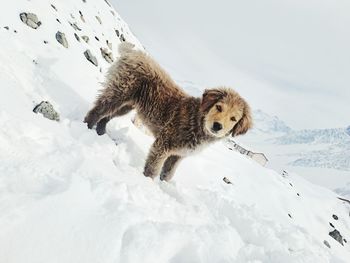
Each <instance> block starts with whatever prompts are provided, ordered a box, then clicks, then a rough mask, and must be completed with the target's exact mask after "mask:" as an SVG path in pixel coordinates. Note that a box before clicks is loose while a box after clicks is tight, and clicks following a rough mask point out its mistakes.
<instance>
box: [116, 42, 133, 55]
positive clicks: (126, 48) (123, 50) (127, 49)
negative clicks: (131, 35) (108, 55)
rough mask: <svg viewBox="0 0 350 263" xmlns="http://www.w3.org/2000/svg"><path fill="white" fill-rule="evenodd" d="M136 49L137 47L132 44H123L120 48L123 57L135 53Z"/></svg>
mask: <svg viewBox="0 0 350 263" xmlns="http://www.w3.org/2000/svg"><path fill="white" fill-rule="evenodd" d="M134 47H135V45H134V44H132V43H130V42H122V43H120V44H119V47H118V51H119V54H120V55H121V56H122V55H124V54H127V53H130V52H132V51H133V48H134Z"/></svg>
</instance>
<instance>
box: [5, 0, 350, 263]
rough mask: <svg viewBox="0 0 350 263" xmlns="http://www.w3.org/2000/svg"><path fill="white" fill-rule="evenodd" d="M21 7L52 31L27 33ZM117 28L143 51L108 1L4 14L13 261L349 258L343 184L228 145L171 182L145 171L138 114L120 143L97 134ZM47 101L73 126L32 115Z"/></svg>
mask: <svg viewBox="0 0 350 263" xmlns="http://www.w3.org/2000/svg"><path fill="white" fill-rule="evenodd" d="M51 4H53V5H54V7H55V8H53V7H52V6H51ZM79 11H80V12H81V13H82V14H83V15H84V21H85V22H84V21H83V20H82V19H81V18H80V13H79ZM22 12H28V13H35V14H36V15H37V16H38V19H39V20H40V21H41V22H42V24H41V25H40V26H39V27H38V28H37V29H33V28H30V27H28V26H27V25H26V24H24V23H23V22H22V21H21V20H20V18H19V14H20V13H22ZM113 13H114V15H113ZM96 16H99V18H100V19H96ZM56 19H58V20H59V21H60V22H58V21H57V20H56ZM100 21H102V23H100ZM69 22H70V23H69ZM72 23H76V26H77V27H78V28H80V29H81V30H78V29H74V28H77V27H73V26H71V24H72ZM4 27H8V28H4ZM115 29H117V30H118V32H123V33H124V37H125V39H126V40H127V41H130V42H133V43H135V44H136V46H137V47H139V48H142V47H141V45H140V43H139V42H138V41H137V39H136V38H135V37H134V36H133V35H132V33H130V31H129V29H128V27H127V25H126V24H125V23H124V22H123V21H122V20H121V18H120V17H119V15H118V14H117V13H116V12H115V11H114V10H113V9H112V8H111V7H110V6H109V5H108V4H107V2H106V1H104V0H95V1H91V0H90V1H89V0H86V1H81V0H74V1H68V0H60V1H59V0H52V1H40V0H36V1H34V0H32V1H25V0H17V1H13V2H11V3H7V4H6V7H4V6H3V12H2V16H1V17H0V46H1V49H0V61H1V63H0V82H1V87H0V121H1V124H2V125H1V127H0V248H1V249H0V262H6V263H23V262H25V263H39V262H45V263H47V262H50V263H54V262H57V263H68V262H69V263H78V262H84V263H89V262H91V263H96V262H122V263H128V262H152V263H154V262H171V263H180V262H181V263H182V262H208V263H209V262H210V263H213V262H242V263H243V262H269V263H273V262H276V263H280V262H287V263H288V262H310V263H311V262H312V263H314V262H320V263H322V262H334V263H335V262H337V263H338V262H349V258H350V248H349V244H348V243H345V241H344V246H342V245H341V244H340V243H338V242H337V241H336V240H335V239H333V238H332V237H330V236H329V232H331V231H333V230H334V229H337V230H338V231H339V232H340V233H341V235H342V236H343V238H344V239H346V240H350V221H349V219H350V217H349V211H350V207H349V205H348V204H347V203H346V202H342V201H340V200H339V199H337V195H336V194H335V193H333V192H331V191H330V190H328V189H325V188H322V187H319V186H315V185H313V184H311V183H309V182H307V181H305V180H303V179H302V178H301V177H299V176H297V175H293V174H292V175H290V176H288V177H282V176H280V175H279V174H278V173H276V172H274V171H273V170H270V169H266V168H263V167H261V166H259V165H258V164H257V163H255V162H253V161H252V160H250V159H248V158H246V157H244V156H241V155H240V154H238V153H235V152H232V151H230V150H228V149H227V148H226V147H224V145H223V144H222V143H218V144H215V145H213V146H211V147H209V148H207V149H205V150H204V151H202V152H201V153H199V154H198V155H196V156H193V157H189V158H187V159H185V160H184V161H183V163H181V164H180V166H179V168H178V171H177V174H176V176H175V177H174V180H173V181H172V182H170V183H165V182H160V181H159V180H155V181H152V180H150V179H149V178H145V177H144V176H143V175H142V170H143V165H144V161H145V158H146V154H147V151H148V148H149V146H150V144H151V143H152V140H153V139H152V138H151V137H148V136H147V135H145V134H143V133H142V132H141V131H140V130H139V129H137V128H136V127H135V126H134V125H133V124H132V123H131V118H132V114H130V115H128V116H125V117H122V118H118V119H115V120H113V121H111V123H110V124H109V126H108V127H107V128H108V135H104V136H101V137H99V136H97V135H96V133H95V131H92V130H88V129H87V128H86V125H85V124H83V123H82V119H83V117H84V115H85V113H86V112H87V110H88V109H89V107H91V104H92V102H93V100H94V98H95V96H96V92H97V90H98V89H99V88H100V83H99V82H101V81H103V73H104V72H105V70H106V68H107V67H108V66H109V64H108V62H107V61H105V60H104V59H103V57H102V54H101V53H100V48H101V47H103V48H107V45H106V44H107V42H106V40H108V41H109V43H112V49H111V51H112V52H113V54H114V57H116V56H117V45H118V43H119V42H120V41H121V40H120V36H119V37H118V36H117V35H116V31H115ZM57 31H60V32H62V33H64V34H65V37H66V39H67V42H68V48H66V47H64V46H63V45H61V44H60V43H58V42H57V41H56V39H55V35H56V33H57ZM74 33H76V34H77V35H78V36H79V37H81V36H82V35H86V36H88V37H89V39H90V40H89V43H86V42H85V41H82V40H81V39H80V40H81V41H78V38H77V37H76V36H75V35H74ZM95 36H96V37H97V38H98V39H99V40H97V39H96V38H95ZM44 41H45V42H44ZM108 48H110V47H108ZM87 49H89V50H90V51H91V54H92V55H93V56H95V57H96V59H97V61H98V65H99V66H98V67H96V66H95V65H94V64H92V63H90V62H89V61H88V60H87V59H86V58H85V56H84V52H85V51H86V50H87ZM100 71H102V73H101V72H100ZM41 101H49V102H50V103H52V104H53V106H54V107H55V109H56V110H57V111H58V112H59V113H60V122H56V121H50V120H48V119H45V118H44V117H43V116H42V115H40V114H35V113H33V112H32V109H33V108H34V106H35V105H37V104H38V103H39V102H41ZM223 177H226V178H228V179H229V180H230V181H231V182H232V184H226V183H225V182H223V181H222V179H223ZM333 215H336V216H337V220H336V219H334V218H333ZM330 223H331V224H332V226H331V225H330ZM325 241H326V244H329V245H330V248H329V247H328V246H326V245H325V244H324V242H325Z"/></svg>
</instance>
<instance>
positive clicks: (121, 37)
mask: <svg viewBox="0 0 350 263" xmlns="http://www.w3.org/2000/svg"><path fill="white" fill-rule="evenodd" d="M119 39H120V41H121V42H125V37H124V35H123V34H121V35H120V37H119Z"/></svg>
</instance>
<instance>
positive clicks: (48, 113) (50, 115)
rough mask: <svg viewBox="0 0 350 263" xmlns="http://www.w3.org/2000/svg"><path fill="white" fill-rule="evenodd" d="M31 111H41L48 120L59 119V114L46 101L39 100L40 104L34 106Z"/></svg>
mask: <svg viewBox="0 0 350 263" xmlns="http://www.w3.org/2000/svg"><path fill="white" fill-rule="evenodd" d="M33 112H35V113H41V114H42V115H43V116H44V117H45V118H47V119H49V120H53V121H59V120H60V116H59V114H58V113H57V112H56V111H55V109H54V108H53V106H52V105H51V103H50V102H48V101H42V102H40V104H38V105H36V106H35V107H34V109H33Z"/></svg>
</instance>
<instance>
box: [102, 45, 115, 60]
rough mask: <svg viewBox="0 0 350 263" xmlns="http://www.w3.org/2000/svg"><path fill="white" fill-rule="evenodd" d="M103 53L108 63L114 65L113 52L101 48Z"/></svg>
mask: <svg viewBox="0 0 350 263" xmlns="http://www.w3.org/2000/svg"><path fill="white" fill-rule="evenodd" d="M100 51H101V55H102V57H103V58H104V59H105V60H106V61H107V62H108V63H113V61H114V59H113V54H112V52H109V51H108V49H106V48H102V47H101V48H100Z"/></svg>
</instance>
